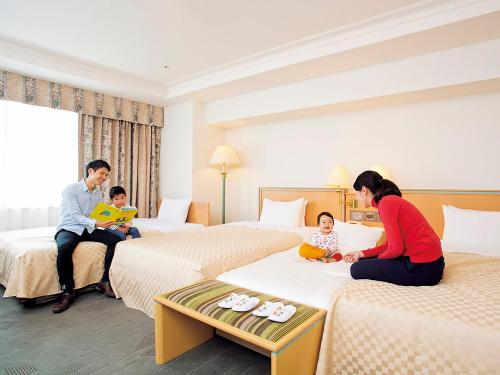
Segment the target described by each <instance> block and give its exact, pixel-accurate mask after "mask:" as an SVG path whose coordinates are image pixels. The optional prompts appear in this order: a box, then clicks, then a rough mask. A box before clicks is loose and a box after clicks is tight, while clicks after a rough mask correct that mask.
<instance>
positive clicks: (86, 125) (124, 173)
mask: <svg viewBox="0 0 500 375" xmlns="http://www.w3.org/2000/svg"><path fill="white" fill-rule="evenodd" d="M79 132H80V135H79V164H80V166H81V167H80V170H79V174H80V178H81V177H83V176H84V175H85V166H86V165H87V164H88V163H89V162H90V161H92V160H95V159H102V160H105V161H107V162H108V163H109V165H110V166H111V172H110V175H109V179H108V181H107V182H106V183H105V184H104V185H103V186H102V190H103V195H104V197H105V199H107V198H109V195H108V194H109V189H110V187H111V186H115V185H120V186H122V187H123V188H124V189H125V191H126V192H127V197H128V200H129V204H130V205H132V206H135V207H137V209H138V211H139V212H138V215H139V217H146V218H147V217H156V216H157V206H156V204H157V200H158V188H159V165H160V142H161V128H160V127H156V126H148V125H142V124H138V123H132V122H129V121H123V120H114V119H109V118H103V117H96V116H91V115H86V114H80V115H79Z"/></svg>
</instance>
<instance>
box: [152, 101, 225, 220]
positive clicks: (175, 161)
mask: <svg viewBox="0 0 500 375" xmlns="http://www.w3.org/2000/svg"><path fill="white" fill-rule="evenodd" d="M202 120H203V106H202V105H201V104H200V103H197V102H194V101H187V102H183V103H180V104H177V105H173V106H170V107H168V108H165V127H164V128H163V131H162V145H161V164H160V192H161V195H162V196H163V197H169V198H185V197H192V198H193V200H194V201H197V202H208V203H210V223H211V224H219V223H220V222H221V191H220V188H221V180H220V178H221V177H220V174H219V172H218V171H217V170H216V169H214V168H212V167H210V165H209V164H208V162H209V160H210V156H211V155H212V152H213V150H214V149H215V147H217V146H218V145H219V144H223V143H224V131H223V130H222V129H217V128H212V127H209V126H206V125H205V124H203V121H202Z"/></svg>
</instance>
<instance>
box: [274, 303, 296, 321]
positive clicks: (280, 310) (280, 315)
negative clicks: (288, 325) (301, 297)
mask: <svg viewBox="0 0 500 375" xmlns="http://www.w3.org/2000/svg"><path fill="white" fill-rule="evenodd" d="M296 311H297V308H296V307H295V306H292V305H286V306H283V307H282V306H279V307H277V308H275V309H274V310H273V312H272V313H271V315H269V318H268V319H269V320H272V321H273V322H278V323H283V322H286V321H287V320H288V319H290V318H291V317H292V316H293V314H295V312H296Z"/></svg>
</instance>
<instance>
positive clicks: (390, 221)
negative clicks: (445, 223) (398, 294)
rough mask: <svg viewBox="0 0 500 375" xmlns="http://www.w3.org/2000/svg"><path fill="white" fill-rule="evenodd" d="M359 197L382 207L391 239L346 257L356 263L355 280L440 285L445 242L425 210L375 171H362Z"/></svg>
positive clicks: (352, 267) (380, 211)
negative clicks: (403, 195) (428, 218)
mask: <svg viewBox="0 0 500 375" xmlns="http://www.w3.org/2000/svg"><path fill="white" fill-rule="evenodd" d="M353 187H354V190H356V195H357V199H358V200H359V201H360V202H361V203H362V204H364V206H365V207H370V206H373V207H375V208H377V209H378V212H379V215H380V219H381V220H382V223H383V224H384V228H385V234H386V236H387V242H386V243H384V244H383V245H381V246H377V247H375V248H373V249H367V250H363V251H353V252H350V253H348V254H346V255H345V256H344V260H345V261H346V262H353V263H354V264H353V265H352V266H351V275H352V277H353V278H354V279H371V280H378V281H386V282H389V283H393V284H398V285H413V286H420V285H436V284H437V283H439V281H440V280H441V278H442V277H443V270H444V258H443V251H442V250H441V242H440V241H439V237H438V236H437V234H436V232H434V230H433V229H432V227H431V226H430V225H429V223H428V222H427V220H426V219H425V217H424V216H423V215H422V213H421V212H420V211H419V210H418V209H417V208H416V207H415V206H414V205H412V204H411V203H410V202H408V201H406V200H404V199H403V198H401V192H400V191H399V189H398V187H397V186H396V185H395V184H394V183H393V182H391V181H389V180H386V179H384V178H382V176H381V175H380V174H378V173H377V172H373V171H365V172H363V173H361V174H360V175H359V176H358V178H357V179H356V181H355V182H354V185H353Z"/></svg>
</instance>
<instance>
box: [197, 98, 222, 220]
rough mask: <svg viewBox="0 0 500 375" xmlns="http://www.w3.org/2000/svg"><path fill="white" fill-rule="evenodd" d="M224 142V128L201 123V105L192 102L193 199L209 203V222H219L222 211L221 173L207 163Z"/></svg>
mask: <svg viewBox="0 0 500 375" xmlns="http://www.w3.org/2000/svg"><path fill="white" fill-rule="evenodd" d="M223 143H224V130H223V129H218V128H213V127H209V126H207V125H205V124H204V123H203V106H202V105H201V104H200V103H195V104H194V122H193V200H195V201H197V202H209V203H210V224H211V225H215V224H220V223H221V222H222V219H221V211H222V203H221V202H222V192H221V186H222V185H221V175H220V173H219V172H218V170H217V169H215V168H213V167H212V166H210V165H209V164H208V162H209V161H210V157H211V156H212V153H213V152H214V150H215V148H216V147H217V146H218V145H220V144H223Z"/></svg>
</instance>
